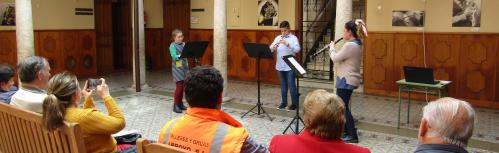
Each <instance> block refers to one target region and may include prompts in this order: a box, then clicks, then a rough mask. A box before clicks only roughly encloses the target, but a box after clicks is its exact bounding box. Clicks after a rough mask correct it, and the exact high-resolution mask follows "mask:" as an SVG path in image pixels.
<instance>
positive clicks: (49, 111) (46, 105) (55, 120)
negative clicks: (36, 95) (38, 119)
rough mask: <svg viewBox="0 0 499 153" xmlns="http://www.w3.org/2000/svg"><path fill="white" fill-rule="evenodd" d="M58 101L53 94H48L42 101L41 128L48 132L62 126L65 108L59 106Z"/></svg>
mask: <svg viewBox="0 0 499 153" xmlns="http://www.w3.org/2000/svg"><path fill="white" fill-rule="evenodd" d="M61 105H64V104H61V103H60V101H59V99H57V97H56V96H55V95H54V94H49V95H47V97H45V99H44V100H43V118H42V119H43V126H44V127H45V128H46V129H47V130H49V131H54V130H55V129H57V128H59V127H61V126H63V125H64V115H65V114H66V107H64V106H61Z"/></svg>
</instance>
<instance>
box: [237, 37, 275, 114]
mask: <svg viewBox="0 0 499 153" xmlns="http://www.w3.org/2000/svg"><path fill="white" fill-rule="evenodd" d="M244 49H245V50H246V53H248V56H249V57H252V58H255V59H256V74H257V84H258V101H257V103H256V105H255V106H254V107H253V108H251V109H250V110H249V111H248V112H246V113H244V114H243V116H241V118H244V116H246V115H247V114H248V113H249V112H252V113H255V112H253V109H255V108H257V109H258V112H256V113H255V114H258V115H260V114H266V115H267V117H268V118H269V120H270V121H272V118H271V117H270V115H269V114H268V113H267V112H265V109H263V106H262V105H263V104H262V103H261V101H260V59H262V58H263V59H274V55H272V52H271V51H270V48H269V45H267V44H257V43H244ZM260 112H262V113H260Z"/></svg>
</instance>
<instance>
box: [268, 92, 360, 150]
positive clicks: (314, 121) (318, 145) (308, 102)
mask: <svg viewBox="0 0 499 153" xmlns="http://www.w3.org/2000/svg"><path fill="white" fill-rule="evenodd" d="M303 111H304V113H303V119H304V122H305V129H304V130H303V131H302V132H301V133H300V134H299V135H276V136H274V137H273V138H272V140H271V142H270V146H269V150H270V152H272V153H281V152H282V153H288V152H334V153H351V152H355V153H369V152H370V151H369V149H367V148H362V147H359V146H355V145H352V144H348V143H345V142H343V141H342V140H341V136H342V134H343V128H345V115H344V113H345V106H344V104H343V102H342V100H341V98H339V97H338V96H337V95H336V94H332V93H328V92H327V91H326V90H315V91H313V92H311V93H309V94H308V95H307V97H305V102H304V108H303Z"/></svg>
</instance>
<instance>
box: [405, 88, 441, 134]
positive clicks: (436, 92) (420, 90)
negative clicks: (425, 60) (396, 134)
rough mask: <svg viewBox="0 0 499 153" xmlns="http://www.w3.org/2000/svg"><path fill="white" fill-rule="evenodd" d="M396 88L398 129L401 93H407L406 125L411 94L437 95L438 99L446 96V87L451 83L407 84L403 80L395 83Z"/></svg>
mask: <svg viewBox="0 0 499 153" xmlns="http://www.w3.org/2000/svg"><path fill="white" fill-rule="evenodd" d="M396 83H397V85H398V87H399V94H398V102H399V113H398V120H397V128H398V129H400V111H401V104H402V99H401V98H400V95H401V93H402V92H407V94H408V98H407V99H408V104H407V124H409V113H410V110H411V109H410V107H411V92H416V93H424V94H432V95H438V98H441V97H445V96H447V94H448V91H449V90H448V85H449V84H450V83H451V81H444V80H441V81H440V83H437V84H425V83H414V82H407V81H405V79H402V80H399V81H397V82H396Z"/></svg>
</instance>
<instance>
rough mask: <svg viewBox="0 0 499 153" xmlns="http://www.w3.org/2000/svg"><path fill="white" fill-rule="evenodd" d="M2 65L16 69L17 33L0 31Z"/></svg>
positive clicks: (0, 58)
mask: <svg viewBox="0 0 499 153" xmlns="http://www.w3.org/2000/svg"><path fill="white" fill-rule="evenodd" d="M0 63H7V64H9V65H12V66H13V67H16V65H17V46H16V32H15V31H0Z"/></svg>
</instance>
